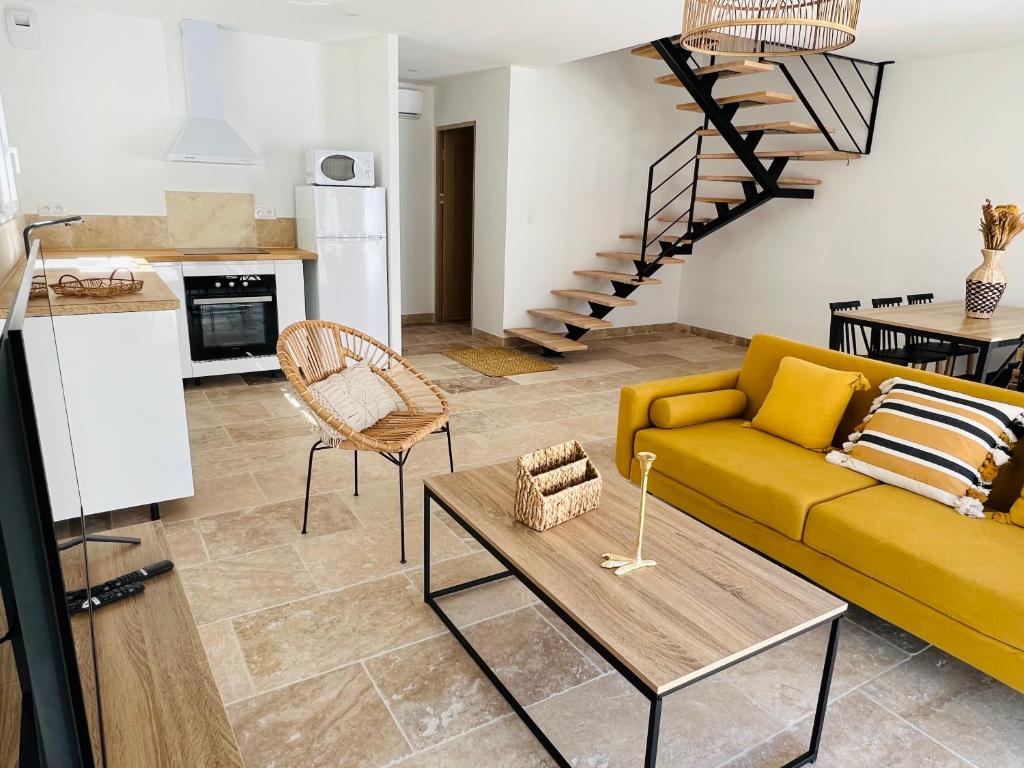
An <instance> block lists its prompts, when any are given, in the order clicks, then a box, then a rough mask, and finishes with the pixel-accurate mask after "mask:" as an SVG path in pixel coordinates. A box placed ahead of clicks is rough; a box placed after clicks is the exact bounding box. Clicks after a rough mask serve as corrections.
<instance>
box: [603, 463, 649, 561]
mask: <svg viewBox="0 0 1024 768" xmlns="http://www.w3.org/2000/svg"><path fill="white" fill-rule="evenodd" d="M636 458H637V461H639V462H640V472H641V473H642V477H641V479H640V523H639V525H638V526H637V532H636V556H634V557H627V556H626V555H616V554H614V553H611V552H605V553H604V555H602V557H603V558H604V562H602V563H601V567H602V568H609V569H610V568H614V569H615V575H616V576H625V575H626V574H627V573H632V572H633V571H636V570H639V569H640V568H652V567H654V566H655V565H657V563H656V562H654V561H653V560H644V557H643V547H644V518H645V516H646V513H647V475H649V474H650V472H651V465H652V464H654V460H655V459H656V458H658V457H657V456H656V455H655V454H653V453H651V452H650V451H641V452H640V453H638V454H637V455H636Z"/></svg>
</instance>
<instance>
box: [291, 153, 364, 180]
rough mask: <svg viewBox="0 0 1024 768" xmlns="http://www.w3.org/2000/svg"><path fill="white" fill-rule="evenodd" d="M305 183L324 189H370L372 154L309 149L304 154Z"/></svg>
mask: <svg viewBox="0 0 1024 768" xmlns="http://www.w3.org/2000/svg"><path fill="white" fill-rule="evenodd" d="M306 183H307V184H315V185H317V186H324V187H372V186H373V152H348V151H346V150H335V149H311V150H309V151H308V152H306Z"/></svg>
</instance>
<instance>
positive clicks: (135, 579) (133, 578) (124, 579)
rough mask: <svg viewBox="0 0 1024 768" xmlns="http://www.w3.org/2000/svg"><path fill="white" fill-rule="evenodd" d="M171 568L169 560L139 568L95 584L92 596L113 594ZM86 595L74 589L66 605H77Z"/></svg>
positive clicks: (80, 590)
mask: <svg viewBox="0 0 1024 768" xmlns="http://www.w3.org/2000/svg"><path fill="white" fill-rule="evenodd" d="M173 568H174V563H172V562H171V561H170V560H161V561H160V562H158V563H153V564H152V565H147V566H146V567H145V568H139V569H138V570H137V571H131V572H130V573H126V574H125V575H124V576H118V577H117V578H116V579H111V580H110V581H105V582H103V583H102V584H97V585H96V586H95V587H93V588H92V596H93V597H101V596H103V595H104V594H106V593H107V592H113V591H114V590H116V589H120V588H121V587H124V586H127V585H128V584H138V583H139V582H142V581H145V580H146V579H151V578H153V577H154V576H159V575H160V574H161V573H167V572H168V571H169V570H171V569H173ZM86 594H87V593H86V591H85V590H84V589H75V590H72V591H70V592H67V593H66V595H67V603H68V605H77V604H79V603H81V602H82V601H83V600H85V598H86Z"/></svg>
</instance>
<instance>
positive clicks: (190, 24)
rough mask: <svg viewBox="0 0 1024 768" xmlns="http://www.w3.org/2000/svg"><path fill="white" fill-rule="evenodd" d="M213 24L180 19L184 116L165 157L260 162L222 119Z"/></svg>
mask: <svg viewBox="0 0 1024 768" xmlns="http://www.w3.org/2000/svg"><path fill="white" fill-rule="evenodd" d="M218 33H219V30H218V29H217V25H216V24H213V23H210V22H208V21H196V20H195V19H182V20H181V55H182V60H183V62H184V65H185V89H186V91H187V93H188V118H187V119H186V120H185V125H184V126H183V127H182V129H181V132H180V133H179V134H178V138H177V139H175V140H174V144H173V145H172V146H171V149H170V151H169V152H168V153H167V159H168V160H175V161H180V162H188V163H227V164H230V165H260V164H262V162H263V161H262V160H261V159H260V157H259V156H258V155H257V154H256V153H255V152H254V151H253V149H252V147H250V146H249V145H248V144H247V143H246V142H245V140H244V139H243V138H242V137H241V136H239V135H238V132H237V131H236V130H235V129H234V128H232V127H231V125H230V124H229V123H228V121H227V120H225V119H224V97H223V95H222V93H221V83H220V73H219V71H218V61H217V59H218V55H219V46H218V44H217V42H218V40H217V38H218Z"/></svg>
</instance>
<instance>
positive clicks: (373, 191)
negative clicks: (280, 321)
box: [295, 186, 391, 344]
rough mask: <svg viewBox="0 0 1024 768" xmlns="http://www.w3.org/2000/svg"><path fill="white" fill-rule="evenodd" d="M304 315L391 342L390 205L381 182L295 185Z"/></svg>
mask: <svg viewBox="0 0 1024 768" xmlns="http://www.w3.org/2000/svg"><path fill="white" fill-rule="evenodd" d="M295 219H296V221H295V224H296V228H297V230H298V245H299V248H302V249H303V250H307V251H313V252H315V253H316V254H317V258H316V260H315V261H307V262H304V271H305V275H304V276H305V283H306V317H308V318H311V319H318V320H332V321H334V322H336V323H341V324H342V325H347V326H350V327H352V328H355V329H357V330H360V331H362V332H363V333H365V334H367V335H369V336H372V337H373V338H375V339H377V340H378V341H382V342H384V343H385V344H390V343H391V339H390V336H391V334H390V332H389V330H390V329H389V322H388V241H387V206H386V203H385V194H384V189H383V188H381V187H317V186H303V187H296V188H295Z"/></svg>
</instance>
